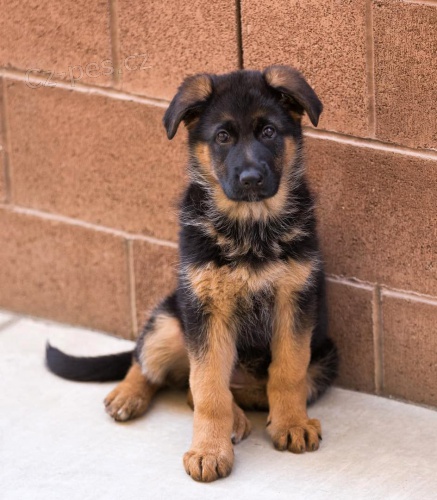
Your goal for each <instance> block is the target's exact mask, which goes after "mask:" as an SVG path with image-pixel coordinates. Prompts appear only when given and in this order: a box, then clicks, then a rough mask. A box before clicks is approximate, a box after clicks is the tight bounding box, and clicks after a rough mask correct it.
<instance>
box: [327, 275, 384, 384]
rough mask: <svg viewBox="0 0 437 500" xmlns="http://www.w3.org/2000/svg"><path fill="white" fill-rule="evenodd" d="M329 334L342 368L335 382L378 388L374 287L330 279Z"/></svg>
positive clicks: (328, 290)
mask: <svg viewBox="0 0 437 500" xmlns="http://www.w3.org/2000/svg"><path fill="white" fill-rule="evenodd" d="M327 296H328V309H329V334H330V336H331V337H332V338H333V339H334V341H335V342H336V344H337V347H338V350H339V355H340V370H339V376H338V379H337V380H336V384H337V385H340V386H342V387H346V388H348V389H354V390H359V391H364V392H373V391H374V390H375V375H374V373H375V362H374V348H373V327H372V291H371V290H366V289H362V288H357V287H354V286H349V285H345V284H342V283H337V282H332V281H328V286H327Z"/></svg>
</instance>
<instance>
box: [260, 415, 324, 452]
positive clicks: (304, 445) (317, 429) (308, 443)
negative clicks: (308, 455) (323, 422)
mask: <svg viewBox="0 0 437 500" xmlns="http://www.w3.org/2000/svg"><path fill="white" fill-rule="evenodd" d="M267 431H268V433H269V434H270V437H271V438H272V441H273V445H274V447H275V448H276V449H277V450H280V451H284V450H288V451H291V452H292V453H304V452H305V450H306V451H316V450H318V449H319V443H320V440H321V439H322V428H321V426H320V422H319V421H318V420H317V419H315V418H313V419H305V420H290V421H288V422H275V420H274V419H272V420H271V421H269V422H268V423H267Z"/></svg>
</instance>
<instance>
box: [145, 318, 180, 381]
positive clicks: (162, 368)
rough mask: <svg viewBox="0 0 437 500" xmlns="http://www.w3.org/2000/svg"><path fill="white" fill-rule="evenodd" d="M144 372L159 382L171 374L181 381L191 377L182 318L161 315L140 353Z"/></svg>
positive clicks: (173, 378) (151, 379)
mask: <svg viewBox="0 0 437 500" xmlns="http://www.w3.org/2000/svg"><path fill="white" fill-rule="evenodd" d="M139 359H140V361H141V366H142V371H143V374H144V375H145V376H146V377H147V378H148V380H150V381H151V382H154V383H156V384H163V383H164V382H165V380H166V377H167V376H168V375H169V374H170V375H171V379H172V382H174V383H176V384H178V383H182V382H183V381H184V380H186V379H187V377H188V373H189V362H188V355H187V351H186V347H185V343H184V338H183V333H182V329H181V325H180V323H179V321H178V320H177V319H176V318H174V317H170V316H166V315H159V316H157V317H156V319H155V326H154V329H153V331H152V332H150V334H149V335H147V336H146V338H145V340H144V344H143V348H142V351H141V352H140V353H139Z"/></svg>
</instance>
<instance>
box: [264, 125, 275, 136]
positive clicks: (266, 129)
mask: <svg viewBox="0 0 437 500" xmlns="http://www.w3.org/2000/svg"><path fill="white" fill-rule="evenodd" d="M275 135H276V130H275V128H274V127H272V126H271V125H266V126H265V127H264V128H263V131H262V136H263V137H267V139H271V138H272V137H274V136H275Z"/></svg>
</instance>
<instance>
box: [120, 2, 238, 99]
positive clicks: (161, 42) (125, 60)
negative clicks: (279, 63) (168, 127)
mask: <svg viewBox="0 0 437 500" xmlns="http://www.w3.org/2000/svg"><path fill="white" fill-rule="evenodd" d="M118 24H119V30H120V31H119V38H120V65H121V68H122V70H123V75H122V82H123V83H122V88H123V89H125V90H128V91H131V92H134V93H138V94H145V95H148V96H152V97H158V98H164V99H170V98H172V97H173V94H174V93H175V91H176V89H177V87H178V86H179V84H180V83H181V81H182V79H183V78H184V77H185V76H187V75H191V74H194V73H204V72H209V73H223V72H227V71H231V70H234V69H238V46H237V24H236V6H235V2H234V0H225V1H222V2H220V4H215V3H214V2H205V1H203V0H194V1H191V2H185V1H182V0H176V1H174V2H167V3H165V4H163V3H162V2H160V1H157V0H149V1H147V2H131V1H129V0H118ZM138 54H145V55H146V59H144V57H141V56H139V57H133V56H135V55H138ZM129 57H131V59H129ZM143 61H144V63H145V66H146V67H147V68H148V69H144V70H141V69H136V70H132V71H129V69H128V67H131V68H135V67H140V66H141V64H142V62H143Z"/></svg>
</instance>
